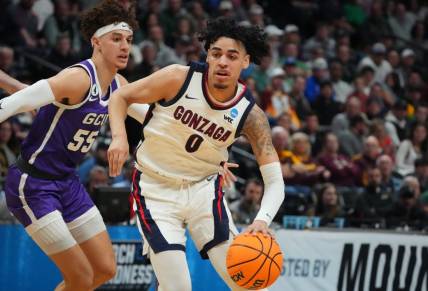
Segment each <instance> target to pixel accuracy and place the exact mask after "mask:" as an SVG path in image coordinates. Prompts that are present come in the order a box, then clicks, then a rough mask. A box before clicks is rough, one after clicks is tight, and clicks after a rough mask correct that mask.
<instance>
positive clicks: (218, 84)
mask: <svg viewBox="0 0 428 291" xmlns="http://www.w3.org/2000/svg"><path fill="white" fill-rule="evenodd" d="M227 87H229V86H228V85H227V84H225V83H221V82H215V83H214V88H216V89H226V88H227Z"/></svg>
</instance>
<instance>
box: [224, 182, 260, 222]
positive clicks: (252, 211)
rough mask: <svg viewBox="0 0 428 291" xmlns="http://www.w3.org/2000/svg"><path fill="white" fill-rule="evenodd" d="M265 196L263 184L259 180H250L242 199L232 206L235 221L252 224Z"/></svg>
mask: <svg viewBox="0 0 428 291" xmlns="http://www.w3.org/2000/svg"><path fill="white" fill-rule="evenodd" d="M262 196H263V183H262V182H261V181H260V180H259V179H255V178H252V179H249V180H247V182H246V183H245V189H244V193H243V196H242V197H241V199H239V200H236V201H234V202H232V203H231V204H230V207H229V208H230V211H231V213H232V217H233V220H234V221H235V223H238V224H250V223H251V222H252V221H253V220H254V218H255V217H256V215H257V212H258V211H259V209H260V202H261V200H262Z"/></svg>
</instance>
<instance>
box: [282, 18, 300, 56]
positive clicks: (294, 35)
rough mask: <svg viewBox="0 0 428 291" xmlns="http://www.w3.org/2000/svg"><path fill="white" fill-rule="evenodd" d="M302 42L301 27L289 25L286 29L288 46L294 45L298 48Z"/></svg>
mask: <svg viewBox="0 0 428 291" xmlns="http://www.w3.org/2000/svg"><path fill="white" fill-rule="evenodd" d="M301 40H302V38H301V36H300V32H299V27H298V26H297V25H295V24H287V25H286V26H285V27H284V43H286V44H288V43H292V44H295V45H296V46H299V45H300V43H301ZM296 56H297V55H296ZM296 56H295V57H296Z"/></svg>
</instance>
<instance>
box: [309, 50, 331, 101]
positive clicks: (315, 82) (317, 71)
mask: <svg viewBox="0 0 428 291" xmlns="http://www.w3.org/2000/svg"><path fill="white" fill-rule="evenodd" d="M327 79H328V64H327V61H326V60H325V59H324V58H317V59H316V60H315V61H314V62H313V64H312V76H310V77H309V78H308V79H307V80H306V89H305V96H306V98H307V99H308V101H309V102H310V103H311V104H313V103H314V102H315V100H316V98H317V97H318V95H319V93H320V84H321V82H322V81H324V80H327Z"/></svg>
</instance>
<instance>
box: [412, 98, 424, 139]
mask: <svg viewBox="0 0 428 291" xmlns="http://www.w3.org/2000/svg"><path fill="white" fill-rule="evenodd" d="M427 101H428V100H427ZM427 101H425V100H423V101H421V102H419V103H418V104H417V106H416V107H413V106H410V111H412V110H414V111H413V112H412V113H413V114H411V119H410V121H409V122H408V125H407V127H408V128H407V130H409V129H410V128H413V127H414V126H415V124H417V123H420V124H425V125H428V102H427ZM407 135H409V134H408V133H407Z"/></svg>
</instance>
